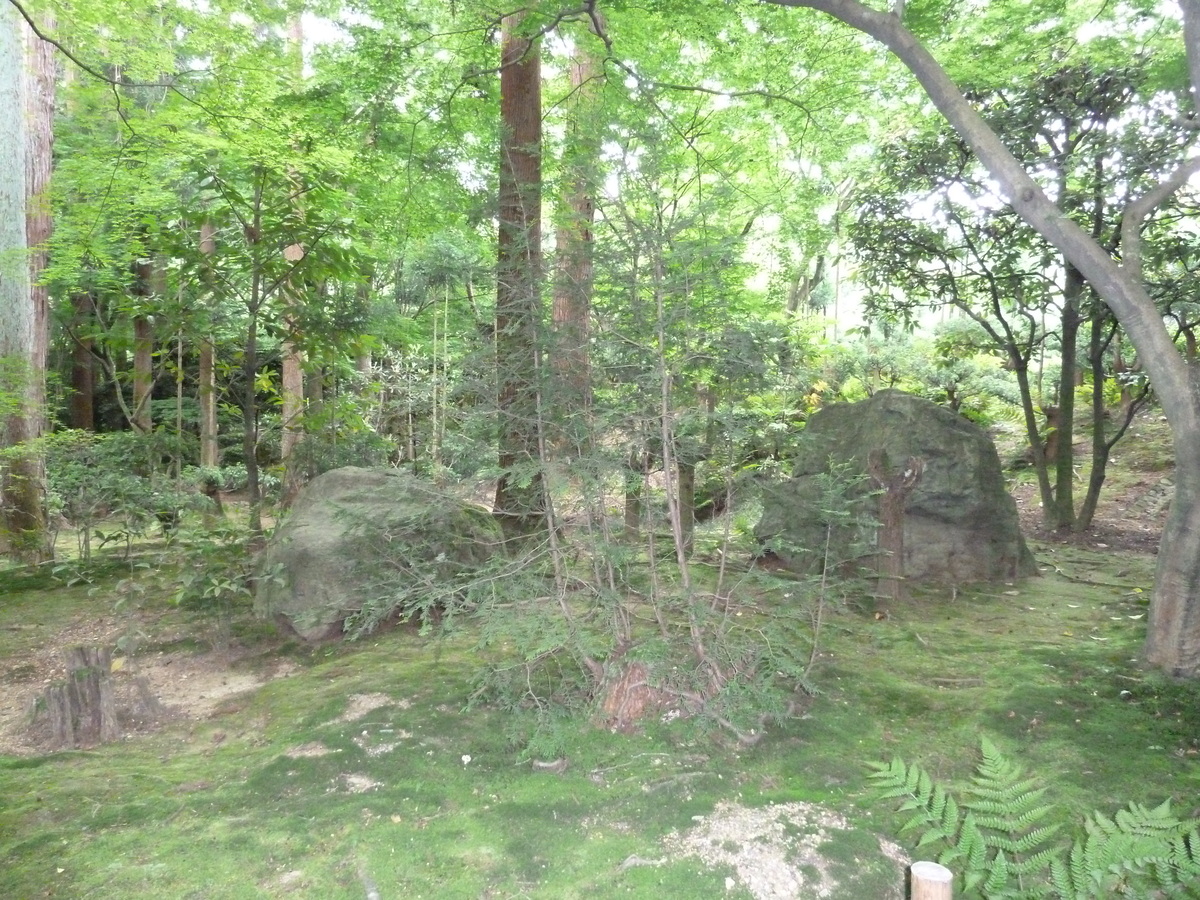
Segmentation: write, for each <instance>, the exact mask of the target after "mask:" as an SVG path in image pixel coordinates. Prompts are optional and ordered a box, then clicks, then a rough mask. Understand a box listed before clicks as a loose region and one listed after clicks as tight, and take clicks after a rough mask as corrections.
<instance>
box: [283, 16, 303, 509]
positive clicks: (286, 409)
mask: <svg viewBox="0 0 1200 900" xmlns="http://www.w3.org/2000/svg"><path fill="white" fill-rule="evenodd" d="M288 44H289V51H290V58H291V60H292V82H293V84H294V85H295V88H296V90H297V91H299V90H300V88H301V86H302V85H303V82H304V23H303V19H302V18H301V17H300V15H299V14H297V15H294V16H293V17H292V19H291V21H290V22H289V23H288ZM292 180H293V181H294V183H295V194H294V198H293V200H292V206H293V208H294V209H295V211H296V212H297V213H300V212H301V210H300V208H299V202H298V200H296V199H295V198H298V197H300V196H301V195H302V194H303V190H302V184H301V181H302V179H301V177H300V176H299V175H297V174H296V173H295V172H292ZM283 257H284V259H285V260H286V261H287V262H288V263H290V264H292V265H293V266H295V265H298V264H299V263H300V261H301V260H303V259H304V247H303V246H302V245H300V244H291V245H289V246H288V247H286V248H285V249H284V251H283ZM302 281H303V279H302V278H301V277H300V275H299V273H297V272H296V271H295V270H293V271H292V272H290V273H289V275H288V280H287V284H286V285H284V287H283V296H284V301H285V303H286V304H287V312H286V313H285V314H284V327H285V329H286V330H287V335H286V337H285V338H284V339H283V341H281V342H280V345H279V353H280V356H281V357H282V359H281V361H280V369H281V372H280V379H279V406H280V418H281V419H282V428H283V434H282V435H281V437H280V444H279V455H280V457H281V460H282V462H283V497H282V500H283V506H284V508H285V509H286V508H287V507H290V506H291V505H292V503H293V502H294V501H295V499H296V497H297V495H299V493H300V488H301V486H302V485H303V483H304V473H303V472H302V471H301V468H300V464H299V459H298V456H297V454H296V448H297V447H299V446H300V442H301V441H302V440H303V439H304V351H303V350H301V349H300V345H299V342H298V341H297V340H296V338H297V336H298V335H297V332H296V327H297V322H296V318H297V317H296V315H295V313H294V310H295V308H296V307H297V306H299V304H300V292H301V291H302V290H303V284H302Z"/></svg>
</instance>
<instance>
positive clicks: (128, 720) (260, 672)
mask: <svg viewBox="0 0 1200 900" xmlns="http://www.w3.org/2000/svg"><path fill="white" fill-rule="evenodd" d="M130 624H131V623H130V620H129V618H128V617H122V618H120V619H117V618H116V617H112V616H108V617H104V616H102V617H98V618H84V617H79V618H77V619H75V620H74V621H72V622H71V623H70V624H68V625H67V627H66V628H64V629H62V630H61V631H60V632H58V633H57V634H55V635H47V637H46V640H45V641H43V642H42V645H41V648H40V649H38V650H37V651H36V652H34V653H32V654H29V655H27V656H23V657H20V658H14V659H4V660H0V754H7V755H13V756H28V755H32V754H37V753H44V752H46V751H47V750H50V749H54V748H53V747H51V746H50V741H49V729H48V725H47V723H46V721H45V718H46V717H45V716H44V715H43V716H38V715H37V712H38V701H39V699H40V698H41V697H42V695H43V694H44V692H45V690H46V688H47V687H48V686H49V685H51V684H55V683H59V682H62V681H64V680H65V679H66V675H67V673H66V666H65V663H64V658H63V651H64V650H65V649H66V648H68V647H75V646H90V647H95V646H108V647H117V646H120V645H119V644H118V641H120V639H121V638H122V637H123V636H127V635H128V634H129V630H130ZM146 626H151V627H152V626H153V623H152V622H142V623H139V627H146ZM20 627H24V626H20ZM28 627H31V628H35V627H39V626H33V625H31V626H28ZM156 639H157V645H158V646H162V647H164V648H167V649H158V650H155V649H143V650H140V651H138V652H136V653H132V654H124V653H122V652H120V651H119V650H118V651H115V652H114V653H113V672H112V683H113V688H114V694H115V699H116V707H117V718H118V721H119V722H120V725H121V730H122V734H123V737H124V738H126V739H129V738H133V737H136V736H138V735H143V734H148V733H150V732H153V731H156V730H157V729H159V728H161V727H162V726H163V725H165V724H167V723H169V722H176V721H180V720H189V719H190V720H200V719H206V718H209V717H210V716H213V715H214V714H216V713H218V712H220V711H221V710H222V709H224V708H225V706H226V704H227V701H229V700H230V699H231V698H234V697H236V696H237V695H239V694H244V693H246V692H248V691H253V690H255V689H257V688H259V687H262V685H264V684H266V683H267V682H268V681H270V680H272V679H274V678H280V677H285V676H287V675H290V674H291V673H292V672H293V671H295V669H296V666H295V664H294V663H292V662H291V661H289V660H286V659H273V660H269V661H267V662H264V657H263V648H262V647H261V646H259V647H256V648H254V649H253V650H249V649H247V648H244V647H240V646H238V645H236V644H230V645H228V646H226V647H224V648H222V649H198V648H197V647H196V645H195V643H194V635H192V634H185V633H183V632H179V633H174V634H172V633H167V634H163V635H158V636H157V638H156ZM171 648H175V649H171Z"/></svg>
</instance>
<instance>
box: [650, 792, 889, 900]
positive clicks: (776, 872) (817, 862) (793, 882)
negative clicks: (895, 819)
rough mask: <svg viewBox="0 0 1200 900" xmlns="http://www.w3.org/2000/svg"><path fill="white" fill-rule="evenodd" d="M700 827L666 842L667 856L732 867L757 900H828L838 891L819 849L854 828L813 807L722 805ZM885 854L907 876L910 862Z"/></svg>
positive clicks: (700, 818) (885, 849) (700, 820)
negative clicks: (837, 832) (688, 857)
mask: <svg viewBox="0 0 1200 900" xmlns="http://www.w3.org/2000/svg"><path fill="white" fill-rule="evenodd" d="M695 822H696V825H695V827H694V828H691V829H689V830H688V831H687V832H686V833H684V834H679V833H678V832H675V833H672V834H670V835H668V836H667V838H666V841H665V843H666V849H667V851H668V852H670V853H672V854H678V855H680V856H693V857H696V858H698V859H699V860H700V861H701V862H703V863H704V864H705V865H707V866H730V867H732V868H733V870H734V871H735V872H736V873H737V879H736V881H737V882H740V883H741V884H742V886H744V887H745V888H746V890H748V891H749V892H750V893H751V894H752V895H753V896H754V897H755V900H809V898H814V900H815V898H828V897H832V896H833V895H834V891H835V890H836V889H837V887H838V885H837V882H836V881H835V879H834V876H833V875H832V873H831V872H830V867H829V862H828V860H826V859H825V857H824V856H823V855H822V854H821V849H820V848H821V847H822V845H824V844H825V843H826V842H827V841H828V840H829V839H830V837H831V835H832V833H833V832H835V831H846V830H849V829H850V828H851V825H850V823H849V822H847V821H846V819H845V818H843V817H842V816H841V815H839V814H838V813H836V812H834V811H833V810H830V809H826V808H824V807H821V806H816V805H814V804H810V803H779V804H771V805H768V806H761V807H745V806H740V805H738V804H736V803H718V804H717V806H716V808H715V809H714V810H713V812H712V813H711V814H710V815H707V816H696V817H695ZM885 845H886V846H885ZM880 850H881V852H882V853H883V854H884V855H886V856H888V857H889V858H891V859H893V860H895V861H896V863H897V869H898V872H903V868H904V867H905V866H906V865H907V860H906V859H905V856H904V852H903V851H902V850H901V849H900V848H899V847H897V846H895V845H894V844H890V842H886V841H880ZM730 881H733V879H730ZM728 886H729V887H733V884H729V885H728Z"/></svg>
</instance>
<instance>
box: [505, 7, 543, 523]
mask: <svg viewBox="0 0 1200 900" xmlns="http://www.w3.org/2000/svg"><path fill="white" fill-rule="evenodd" d="M520 27H521V16H520V15H514V16H508V17H506V18H505V19H504V26H503V35H502V38H501V41H502V43H501V57H500V60H501V69H500V119H501V142H500V191H499V193H500V197H499V200H500V209H499V219H500V230H499V241H498V253H497V282H496V376H497V388H498V390H497V412H498V419H499V422H498V424H499V463H500V468H501V470H502V472H501V475H500V478H499V480H498V482H497V484H496V500H495V515H496V517H497V519H498V520H499V522H500V524H501V526H502V527H503V528H504V532H505V534H506V535H507V536H508V537H509V538H515V537H522V536H527V535H530V534H533V533H535V532H537V531H538V530H540V529H541V528H544V527H545V522H544V517H545V513H546V495H545V484H544V481H543V478H542V469H541V452H540V448H539V439H538V438H539V425H540V419H541V411H540V393H539V384H538V381H539V375H538V370H539V365H538V359H539V342H540V340H541V322H542V315H543V311H542V300H541V281H542V237H541V204H542V164H541V153H542V100H541V97H542V89H541V87H542V86H541V78H542V76H541V59H540V57H539V52H540V51H539V41H537V40H530V39H529V38H526V37H524V36H522V35H521V33H520Z"/></svg>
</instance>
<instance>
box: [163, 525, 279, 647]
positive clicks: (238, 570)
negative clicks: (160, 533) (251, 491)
mask: <svg viewBox="0 0 1200 900" xmlns="http://www.w3.org/2000/svg"><path fill="white" fill-rule="evenodd" d="M252 540H253V535H252V534H251V532H250V531H249V530H248V529H247V528H246V527H245V526H244V525H241V524H235V523H234V522H231V521H230V520H228V519H224V518H221V519H218V520H213V521H207V520H206V521H204V522H203V523H201V524H191V525H189V526H188V527H186V528H183V529H181V530H180V533H179V535H178V539H177V540H175V541H173V542H172V544H171V546H170V548H169V549H168V551H167V552H166V553H165V554H164V565H165V569H166V572H167V573H168V580H169V584H170V589H171V597H172V599H173V600H174V601H175V603H177V604H179V605H180V606H181V607H183V608H184V609H188V610H192V611H194V612H197V613H199V614H200V615H201V616H202V617H203V618H205V619H207V620H208V621H210V622H211V623H212V624H213V625H214V626H215V628H216V632H217V640H218V642H219V643H224V642H225V640H226V639H227V638H228V629H229V623H230V622H231V621H232V619H233V617H234V616H235V615H236V614H237V613H238V612H239V611H240V610H243V609H247V608H249V606H250V603H251V601H252V600H253V598H254V584H255V580H256V579H261V578H271V577H273V573H271V572H258V573H256V572H255V569H254V554H253V553H252V552H251V544H252Z"/></svg>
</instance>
